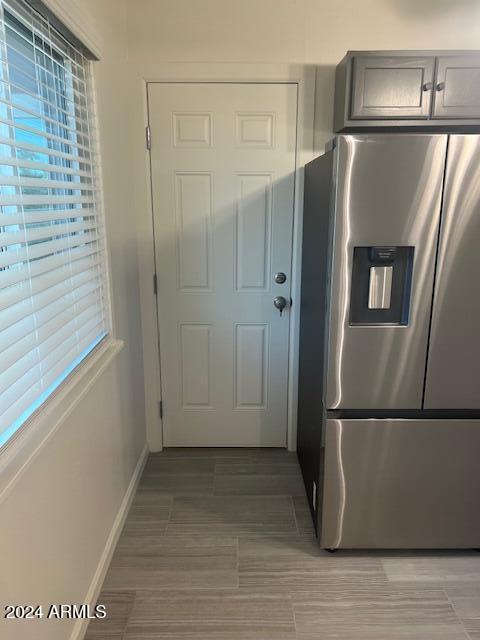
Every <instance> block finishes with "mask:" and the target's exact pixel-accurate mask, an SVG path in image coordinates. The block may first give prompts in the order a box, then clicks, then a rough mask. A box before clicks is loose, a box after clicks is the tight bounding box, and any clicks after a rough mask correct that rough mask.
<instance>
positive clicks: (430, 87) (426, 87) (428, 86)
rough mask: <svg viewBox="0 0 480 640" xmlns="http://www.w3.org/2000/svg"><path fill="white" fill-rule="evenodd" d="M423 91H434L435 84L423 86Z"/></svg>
mask: <svg viewBox="0 0 480 640" xmlns="http://www.w3.org/2000/svg"><path fill="white" fill-rule="evenodd" d="M422 89H423V91H430V90H431V89H433V82H425V84H423V85H422Z"/></svg>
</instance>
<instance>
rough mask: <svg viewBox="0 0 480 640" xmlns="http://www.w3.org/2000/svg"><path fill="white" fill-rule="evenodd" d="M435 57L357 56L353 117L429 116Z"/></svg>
mask: <svg viewBox="0 0 480 640" xmlns="http://www.w3.org/2000/svg"><path fill="white" fill-rule="evenodd" d="M434 64H435V58H433V57H425V58H418V57H407V56H394V57H389V58H388V57H381V56H364V57H362V56H357V57H355V58H354V61H353V94H352V113H351V117H352V119H357V118H359V119H362V118H367V119H371V118H375V119H379V118H395V119H396V120H398V119H402V118H415V119H418V118H428V116H429V113H430V102H431V97H432V82H433V71H434Z"/></svg>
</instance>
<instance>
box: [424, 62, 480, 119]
mask: <svg viewBox="0 0 480 640" xmlns="http://www.w3.org/2000/svg"><path fill="white" fill-rule="evenodd" d="M435 83H436V90H435V102H434V107H433V118H480V56H479V55H476V56H475V55H469V56H440V57H439V58H438V62H437V73H436V80H435Z"/></svg>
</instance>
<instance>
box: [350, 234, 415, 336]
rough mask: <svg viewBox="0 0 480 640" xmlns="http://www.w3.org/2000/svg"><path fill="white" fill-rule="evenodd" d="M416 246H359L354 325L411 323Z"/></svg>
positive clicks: (355, 252) (352, 304)
mask: <svg viewBox="0 0 480 640" xmlns="http://www.w3.org/2000/svg"><path fill="white" fill-rule="evenodd" d="M413 254H414V248H413V247H355V248H354V250H353V273H352V290H351V297H350V324H351V325H379V324H380V325H381V324H388V325H407V324H408V314H409V306H410V289H411V280H412V267H413Z"/></svg>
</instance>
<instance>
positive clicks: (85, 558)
mask: <svg viewBox="0 0 480 640" xmlns="http://www.w3.org/2000/svg"><path fill="white" fill-rule="evenodd" d="M76 1H77V2H80V0H76ZM81 4H82V5H83V8H84V9H86V10H88V11H89V12H90V13H91V18H92V21H93V24H94V25H95V29H96V30H97V31H98V32H99V33H101V35H102V37H103V40H104V42H103V50H102V53H103V59H102V61H101V62H99V63H97V64H96V85H97V99H98V113H99V121H100V134H101V140H100V141H101V152H102V160H103V166H104V174H103V178H104V187H105V206H106V216H107V226H108V240H109V245H110V252H111V264H112V275H113V278H112V280H113V306H114V313H115V321H116V331H117V336H118V337H119V338H122V339H124V340H125V348H124V349H123V351H121V352H120V353H119V354H118V355H117V356H116V357H115V359H114V360H113V361H112V362H111V363H110V365H109V366H108V368H107V369H106V370H105V371H104V373H103V374H101V376H100V377H99V379H98V380H97V382H96V383H95V384H94V385H93V387H92V388H91V389H90V391H89V392H88V393H87V395H86V396H85V397H84V398H83V399H82V400H81V401H80V403H79V404H78V405H77V406H76V408H75V409H74V410H73V412H72V413H71V414H70V416H69V417H68V419H67V420H66V421H65V422H64V423H63V424H62V425H61V426H60V428H59V429H58V431H57V432H56V433H55V434H54V436H53V437H52V438H51V439H50V440H49V441H48V443H47V444H46V445H45V446H44V447H43V448H42V449H41V450H40V451H39V453H38V455H37V456H36V457H35V458H34V459H33V460H32V462H31V463H30V464H29V465H28V466H27V467H26V470H25V471H24V472H23V473H22V474H21V475H20V476H19V478H18V480H17V481H16V483H15V484H14V485H13V486H12V487H11V489H9V490H8V492H6V493H5V495H4V496H3V498H2V499H1V501H0V605H1V606H2V610H1V611H0V617H1V618H2V619H3V605H4V604H5V603H12V604H15V603H18V604H24V603H32V604H37V603H38V604H39V603H43V604H44V605H46V604H48V603H50V602H64V603H68V602H72V603H81V602H83V601H84V598H85V595H86V593H87V591H88V589H89V587H90V583H91V581H92V578H93V576H94V573H95V570H96V569H97V564H98V562H99V559H100V557H101V554H102V552H103V550H104V546H105V543H106V541H107V538H108V535H109V533H110V531H111V528H112V525H113V522H114V519H115V517H116V515H117V512H118V510H119V507H120V505H121V503H122V500H123V498H124V496H125V493H126V490H127V487H128V485H129V483H130V480H131V478H132V474H133V471H134V469H135V466H136V464H137V461H138V459H139V456H140V454H141V452H142V450H143V447H144V444H145V427H144V408H143V407H144V398H143V373H142V358H141V329H140V316H139V300H138V282H137V277H138V274H137V252H136V242H135V230H134V229H135V220H134V214H133V207H132V204H131V202H132V198H131V185H130V166H129V157H130V153H129V149H130V140H129V137H128V135H126V132H127V131H128V123H129V116H128V91H127V82H126V57H127V46H126V45H127V42H126V33H125V29H126V12H125V1H123V0H81ZM0 489H1V487H0ZM71 631H72V624H71V623H70V622H58V621H55V620H53V621H46V620H43V621H42V622H33V623H30V624H23V623H17V622H9V623H8V624H7V623H6V622H5V621H3V620H1V621H0V637H2V638H5V639H6V640H17V639H18V640H30V639H31V640H66V639H67V638H69V637H70V633H71Z"/></svg>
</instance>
